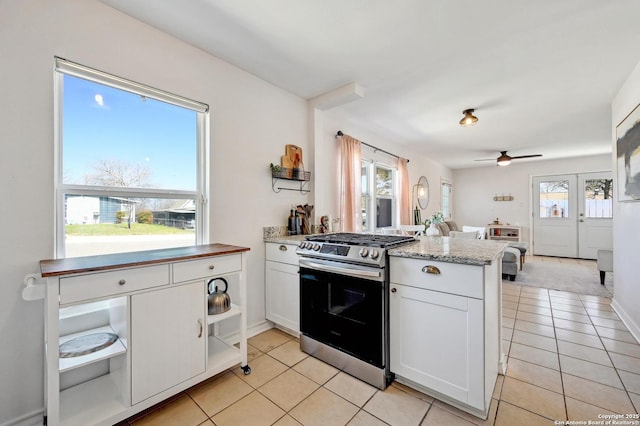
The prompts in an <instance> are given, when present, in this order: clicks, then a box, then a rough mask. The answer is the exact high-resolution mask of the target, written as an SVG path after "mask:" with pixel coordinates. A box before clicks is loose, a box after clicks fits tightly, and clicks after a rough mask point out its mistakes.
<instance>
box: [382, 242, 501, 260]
mask: <svg viewBox="0 0 640 426" xmlns="http://www.w3.org/2000/svg"><path fill="white" fill-rule="evenodd" d="M507 245H508V244H507V243H505V242H499V241H495V240H469V239H466V238H449V237H420V238H418V240H417V241H415V242H413V243H410V244H405V245H402V246H400V247H398V248H394V249H390V250H389V251H388V253H389V256H398V257H410V258H414V259H428V260H438V261H441V262H450V263H462V264H466V265H490V264H492V263H493V262H494V261H496V260H498V259H500V258H501V256H502V251H503V250H504V248H505V247H507Z"/></svg>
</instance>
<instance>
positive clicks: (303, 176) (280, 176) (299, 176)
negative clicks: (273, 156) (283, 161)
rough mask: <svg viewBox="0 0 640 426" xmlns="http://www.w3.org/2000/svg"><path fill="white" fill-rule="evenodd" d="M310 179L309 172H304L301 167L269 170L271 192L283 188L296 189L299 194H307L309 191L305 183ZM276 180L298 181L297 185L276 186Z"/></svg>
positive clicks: (286, 189) (287, 189)
mask: <svg viewBox="0 0 640 426" xmlns="http://www.w3.org/2000/svg"><path fill="white" fill-rule="evenodd" d="M310 180H311V172H305V171H304V170H303V169H287V168H284V167H281V168H280V169H279V170H278V171H275V170H272V171H271V189H273V192H280V191H282V190H283V189H284V190H285V191H298V192H300V193H301V194H308V193H309V192H311V191H310V190H309V189H308V188H306V186H307V184H308V183H309V181H310ZM278 181H286V182H298V183H299V185H298V187H295V185H292V186H294V187H293V188H291V187H282V186H276V183H277V182H278Z"/></svg>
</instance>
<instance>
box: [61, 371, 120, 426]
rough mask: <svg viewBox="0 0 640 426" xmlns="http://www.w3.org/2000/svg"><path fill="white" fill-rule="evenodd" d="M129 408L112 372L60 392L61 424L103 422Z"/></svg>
mask: <svg viewBox="0 0 640 426" xmlns="http://www.w3.org/2000/svg"><path fill="white" fill-rule="evenodd" d="M116 380H117V379H116ZM128 408H129V406H128V405H125V404H124V401H123V400H122V393H121V392H120V389H119V388H118V386H116V384H115V383H114V377H112V374H106V375H104V376H101V377H98V378H97V379H93V380H90V381H88V382H85V383H82V384H80V385H77V386H74V387H72V388H69V389H66V390H64V391H62V392H60V424H61V425H86V424H96V423H103V422H105V420H107V419H108V418H109V417H111V416H113V415H114V414H117V413H121V412H123V411H125V410H127V409H128Z"/></svg>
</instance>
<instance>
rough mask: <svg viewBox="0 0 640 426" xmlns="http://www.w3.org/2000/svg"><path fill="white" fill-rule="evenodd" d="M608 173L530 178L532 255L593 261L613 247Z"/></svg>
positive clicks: (610, 184) (609, 177)
mask: <svg viewBox="0 0 640 426" xmlns="http://www.w3.org/2000/svg"><path fill="white" fill-rule="evenodd" d="M612 182H613V181H612V179H611V173H610V172H601V173H582V174H570V175H553V176H539V177H535V178H533V206H535V207H534V211H533V254H535V255H539V256H559V257H573V258H581V259H595V258H596V255H597V251H598V249H611V247H612V219H611V217H612V216H611V213H612V207H613V206H612V198H611V196H612V194H613V190H612Z"/></svg>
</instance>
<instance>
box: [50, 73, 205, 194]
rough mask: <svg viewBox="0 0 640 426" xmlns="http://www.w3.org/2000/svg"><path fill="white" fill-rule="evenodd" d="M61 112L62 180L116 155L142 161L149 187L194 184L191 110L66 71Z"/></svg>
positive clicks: (78, 179)
mask: <svg viewBox="0 0 640 426" xmlns="http://www.w3.org/2000/svg"><path fill="white" fill-rule="evenodd" d="M63 117H64V120H63V140H62V147H63V173H64V182H65V183H78V184H83V183H85V180H84V176H85V175H91V174H95V164H96V163H97V162H98V161H100V160H110V161H111V160H116V161H118V162H127V163H129V164H131V165H144V166H146V167H147V168H148V169H149V170H150V171H151V176H150V178H149V184H150V186H151V187H154V188H164V189H182V190H191V191H193V190H195V189H196V164H197V163H196V148H197V141H196V130H197V128H196V112H194V111H191V110H188V109H185V108H181V107H177V106H174V105H170V104H166V103H164V102H160V101H157V100H154V99H148V98H147V99H143V98H142V97H141V96H139V95H136V94H133V93H129V92H125V91H122V90H119V89H114V88H111V87H108V86H103V85H101V84H97V83H93V82H91V81H87V80H83V79H80V78H76V77H72V76H69V75H65V76H64V105H63Z"/></svg>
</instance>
